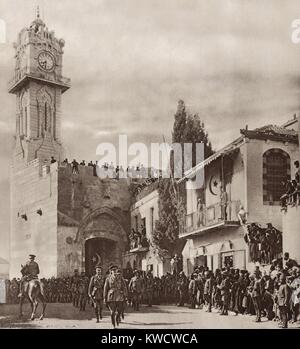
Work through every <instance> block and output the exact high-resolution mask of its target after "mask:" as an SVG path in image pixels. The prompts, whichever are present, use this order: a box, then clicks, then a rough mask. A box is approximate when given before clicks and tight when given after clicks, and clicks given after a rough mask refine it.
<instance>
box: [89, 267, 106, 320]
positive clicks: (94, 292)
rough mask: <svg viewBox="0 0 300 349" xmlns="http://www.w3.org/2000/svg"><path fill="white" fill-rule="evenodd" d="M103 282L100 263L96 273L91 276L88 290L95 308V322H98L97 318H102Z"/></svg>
mask: <svg viewBox="0 0 300 349" xmlns="http://www.w3.org/2000/svg"><path fill="white" fill-rule="evenodd" d="M104 283H105V277H104V276H103V275H102V268H101V267H100V265H97V266H96V274H95V275H94V276H92V277H91V280H90V283H89V290H88V294H89V297H90V299H91V300H92V303H93V306H94V308H95V315H96V321H97V322H99V318H100V319H102V308H103V288H104Z"/></svg>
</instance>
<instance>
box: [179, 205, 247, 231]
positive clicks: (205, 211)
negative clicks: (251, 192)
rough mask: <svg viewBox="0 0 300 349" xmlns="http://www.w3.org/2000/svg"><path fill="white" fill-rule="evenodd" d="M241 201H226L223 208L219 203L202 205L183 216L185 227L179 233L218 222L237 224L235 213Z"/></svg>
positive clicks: (217, 223) (211, 226)
mask: <svg viewBox="0 0 300 349" xmlns="http://www.w3.org/2000/svg"><path fill="white" fill-rule="evenodd" d="M240 206H241V203H240V201H239V200H236V201H228V202H227V204H226V206H225V207H224V208H223V207H222V206H221V203H217V204H214V205H210V206H203V208H202V209H200V208H199V210H198V211H196V212H192V213H189V214H187V215H186V216H185V227H184V228H183V229H181V235H186V234H190V233H193V232H196V231H201V230H206V229H205V228H213V227H214V226H215V225H219V224H220V223H221V224H223V225H225V226H226V225H230V224H232V223H233V224H234V225H238V222H239V220H238V216H237V213H238V211H239V209H240Z"/></svg>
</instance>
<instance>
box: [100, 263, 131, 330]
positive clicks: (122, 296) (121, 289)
mask: <svg viewBox="0 0 300 349" xmlns="http://www.w3.org/2000/svg"><path fill="white" fill-rule="evenodd" d="M127 296H128V293H127V286H126V282H125V280H124V279H123V277H122V275H121V272H120V270H119V269H118V267H117V266H115V265H113V266H112V267H111V268H110V275H109V276H108V277H107V278H106V280H105V284H104V290H103V301H104V304H107V306H108V308H109V310H110V316H111V323H112V326H113V328H115V327H116V325H117V326H118V325H119V323H120V321H121V315H122V313H123V311H124V303H125V302H126V300H127Z"/></svg>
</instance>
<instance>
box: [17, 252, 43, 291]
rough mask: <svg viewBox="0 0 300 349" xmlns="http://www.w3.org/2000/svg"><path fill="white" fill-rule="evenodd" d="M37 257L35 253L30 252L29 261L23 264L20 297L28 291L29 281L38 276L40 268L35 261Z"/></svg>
mask: <svg viewBox="0 0 300 349" xmlns="http://www.w3.org/2000/svg"><path fill="white" fill-rule="evenodd" d="M35 257H36V256H35V255H34V254H30V255H29V261H28V262H27V263H26V264H25V265H24V266H23V265H22V266H21V267H22V269H21V273H22V279H21V282H20V293H19V297H22V296H23V295H24V292H25V293H26V290H27V286H28V281H30V280H33V279H37V278H38V274H39V273H40V268H39V265H38V264H37V262H35Z"/></svg>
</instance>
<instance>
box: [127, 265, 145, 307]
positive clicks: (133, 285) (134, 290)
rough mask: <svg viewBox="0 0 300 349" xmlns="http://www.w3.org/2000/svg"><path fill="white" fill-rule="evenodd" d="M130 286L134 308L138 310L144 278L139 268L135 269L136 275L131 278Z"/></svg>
mask: <svg viewBox="0 0 300 349" xmlns="http://www.w3.org/2000/svg"><path fill="white" fill-rule="evenodd" d="M128 288H129V292H130V293H131V296H132V305H133V309H134V310H137V311H138V310H139V305H140V301H141V295H142V292H143V280H142V278H141V277H140V272H139V271H138V270H135V271H134V276H133V277H132V278H131V280H130V282H129V286H128Z"/></svg>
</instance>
